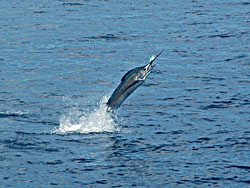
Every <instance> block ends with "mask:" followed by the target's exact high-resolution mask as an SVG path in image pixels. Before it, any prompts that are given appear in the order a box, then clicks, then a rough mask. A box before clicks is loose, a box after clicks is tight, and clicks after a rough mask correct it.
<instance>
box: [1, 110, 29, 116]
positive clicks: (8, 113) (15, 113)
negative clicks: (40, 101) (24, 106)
mask: <svg viewBox="0 0 250 188" xmlns="http://www.w3.org/2000/svg"><path fill="white" fill-rule="evenodd" d="M29 114H30V111H29V110H13V111H12V110H11V111H4V112H0V117H2V118H4V117H23V116H26V115H29Z"/></svg>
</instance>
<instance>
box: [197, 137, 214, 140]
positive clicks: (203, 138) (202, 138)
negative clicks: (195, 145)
mask: <svg viewBox="0 0 250 188" xmlns="http://www.w3.org/2000/svg"><path fill="white" fill-rule="evenodd" d="M198 140H199V141H210V140H212V139H211V138H208V137H201V138H198Z"/></svg>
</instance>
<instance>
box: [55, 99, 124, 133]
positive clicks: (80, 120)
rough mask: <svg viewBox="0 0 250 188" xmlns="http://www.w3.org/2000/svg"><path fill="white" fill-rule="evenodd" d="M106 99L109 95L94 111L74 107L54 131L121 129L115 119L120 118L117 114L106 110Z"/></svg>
mask: <svg viewBox="0 0 250 188" xmlns="http://www.w3.org/2000/svg"><path fill="white" fill-rule="evenodd" d="M106 101H107V97H106V96H105V97H103V99H102V100H101V101H100V102H99V104H98V106H97V107H96V108H95V109H94V110H93V111H90V110H89V109H87V110H86V109H85V110H84V112H82V111H80V110H79V108H78V107H74V108H72V109H71V110H70V111H69V113H67V114H66V115H63V116H62V117H61V119H60V126H59V127H58V128H55V129H54V130H53V131H52V133H56V134H67V133H91V132H95V133H97V132H98V133H100V132H117V131H120V129H121V127H119V125H118V124H117V123H116V121H115V120H117V119H118V118H117V116H116V115H115V114H111V113H109V112H107V110H106V109H107V106H106ZM119 121H120V120H119Z"/></svg>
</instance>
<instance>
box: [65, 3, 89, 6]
mask: <svg viewBox="0 0 250 188" xmlns="http://www.w3.org/2000/svg"><path fill="white" fill-rule="evenodd" d="M62 5H63V6H82V5H84V4H82V3H76V2H75V3H71V2H69V3H63V4H62Z"/></svg>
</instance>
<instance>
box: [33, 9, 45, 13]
mask: <svg viewBox="0 0 250 188" xmlns="http://www.w3.org/2000/svg"><path fill="white" fill-rule="evenodd" d="M33 13H34V14H44V13H46V12H45V11H42V10H40V11H39V10H38V11H33Z"/></svg>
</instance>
